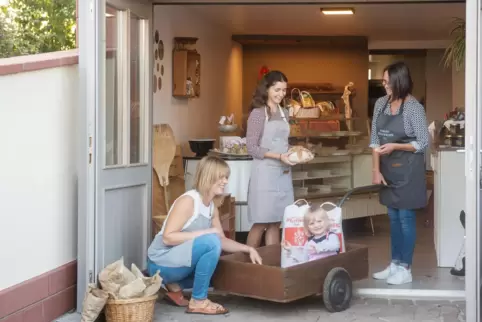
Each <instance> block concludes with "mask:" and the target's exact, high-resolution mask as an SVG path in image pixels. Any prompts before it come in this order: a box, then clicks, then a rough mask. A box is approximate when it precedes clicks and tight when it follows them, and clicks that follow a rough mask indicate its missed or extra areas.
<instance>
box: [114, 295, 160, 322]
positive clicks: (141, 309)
mask: <svg viewBox="0 0 482 322" xmlns="http://www.w3.org/2000/svg"><path fill="white" fill-rule="evenodd" d="M156 300H157V295H153V296H149V297H142V298H137V299H129V300H113V299H110V300H108V301H107V304H106V306H105V318H106V321H107V322H152V321H153V319H154V305H155V304H156Z"/></svg>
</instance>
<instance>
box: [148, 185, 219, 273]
mask: <svg viewBox="0 0 482 322" xmlns="http://www.w3.org/2000/svg"><path fill="white" fill-rule="evenodd" d="M195 194H197V191H195V190H190V191H188V192H186V193H185V194H184V195H190V196H192V197H193V198H194V213H193V217H192V218H191V219H189V220H188V222H187V223H186V224H185V226H184V227H183V228H182V229H181V231H185V232H193V231H199V230H205V229H208V228H211V227H212V222H211V221H212V214H213V209H214V207H213V203H212V202H211V205H210V211H209V212H210V217H209V218H207V217H206V216H204V215H203V214H202V213H200V212H199V202H200V201H199V200H198V198H197V196H195ZM179 198H180V197H179ZM179 198H178V199H179ZM172 208H174V204H173V205H172V206H171V209H172ZM169 215H170V213H169V214H168V217H169ZM166 222H167V218H166V220H164V224H163V225H162V229H161V231H160V232H159V233H158V234H157V235H156V236H155V237H154V240H153V241H152V243H151V245H150V246H149V249H148V250H147V257H148V258H149V259H150V260H151V261H152V262H153V263H155V264H156V265H159V266H164V267H191V259H192V246H193V243H194V239H191V240H188V241H185V242H184V243H182V244H179V245H176V246H168V245H166V244H164V242H163V240H162V235H163V232H164V228H165V226H166Z"/></svg>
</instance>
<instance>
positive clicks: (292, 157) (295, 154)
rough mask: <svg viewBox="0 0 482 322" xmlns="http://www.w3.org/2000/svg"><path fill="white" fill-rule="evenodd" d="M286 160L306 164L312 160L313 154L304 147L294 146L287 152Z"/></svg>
mask: <svg viewBox="0 0 482 322" xmlns="http://www.w3.org/2000/svg"><path fill="white" fill-rule="evenodd" d="M288 153H289V155H288V160H289V161H290V162H292V163H296V164H298V163H306V162H309V161H311V160H313V158H314V155H313V153H312V152H311V151H310V150H308V149H307V148H305V147H302V146H299V145H298V146H294V147H292V148H290V149H289V151H288Z"/></svg>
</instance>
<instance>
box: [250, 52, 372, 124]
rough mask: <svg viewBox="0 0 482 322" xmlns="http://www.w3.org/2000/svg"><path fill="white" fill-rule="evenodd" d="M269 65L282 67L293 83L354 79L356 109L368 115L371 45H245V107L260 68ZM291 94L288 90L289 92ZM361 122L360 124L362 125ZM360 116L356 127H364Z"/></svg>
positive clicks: (342, 82) (342, 83)
mask: <svg viewBox="0 0 482 322" xmlns="http://www.w3.org/2000/svg"><path fill="white" fill-rule="evenodd" d="M263 65H266V66H268V67H269V68H270V69H271V70H275V69H277V70H280V71H282V72H283V73H285V74H286V76H287V77H288V81H289V82H292V83H332V84H333V85H334V86H340V87H341V86H345V85H346V84H347V83H348V82H350V81H353V82H354V83H355V87H356V90H357V94H356V97H355V98H354V101H353V109H354V111H356V112H357V113H358V115H359V116H361V117H362V118H363V119H366V118H367V102H368V47H366V48H360V49H353V48H350V49H330V48H324V47H298V46H275V45H269V46H255V47H252V46H245V47H244V48H243V109H244V111H247V110H248V109H249V104H250V101H251V96H252V94H253V91H254V89H255V87H256V83H257V77H258V72H259V69H260V68H261V66H263ZM288 95H289V94H288ZM359 124H360V125H359ZM364 126H365V122H364V121H363V120H361V121H360V122H357V123H356V127H357V128H358V127H360V128H361V129H363V128H364Z"/></svg>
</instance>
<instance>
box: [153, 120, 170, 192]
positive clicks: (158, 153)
mask: <svg viewBox="0 0 482 322" xmlns="http://www.w3.org/2000/svg"><path fill="white" fill-rule="evenodd" d="M152 141H153V151H152V154H153V156H152V167H153V168H154V170H156V172H157V176H158V178H159V183H160V185H161V186H163V187H165V186H167V185H168V184H169V168H170V166H171V163H172V161H173V160H174V156H175V155H176V141H175V140H174V133H173V132H172V129H171V127H170V126H169V124H156V125H154V131H153V140H152Z"/></svg>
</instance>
